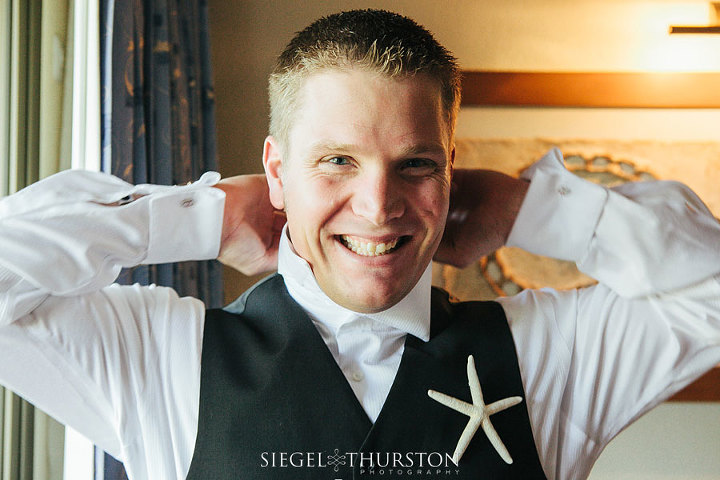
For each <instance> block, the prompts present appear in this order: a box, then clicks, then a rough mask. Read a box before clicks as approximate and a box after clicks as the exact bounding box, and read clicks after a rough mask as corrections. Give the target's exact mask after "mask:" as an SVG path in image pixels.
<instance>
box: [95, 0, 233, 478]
mask: <svg viewBox="0 0 720 480" xmlns="http://www.w3.org/2000/svg"><path fill="white" fill-rule="evenodd" d="M100 15H101V17H100V28H101V32H100V33H101V35H100V38H101V45H100V48H101V81H102V87H103V88H102V91H103V99H102V115H101V117H102V146H103V158H102V162H103V168H104V169H105V170H106V171H108V170H109V171H111V172H112V173H113V174H114V175H117V176H118V177H121V178H123V179H124V180H126V181H128V182H131V183H155V184H164V185H174V184H183V183H187V182H188V181H192V180H196V179H197V178H199V176H200V175H201V174H202V173H203V172H205V171H208V170H216V169H217V159H216V149H215V104H214V92H213V87H212V77H211V68H210V47H209V35H208V9H207V2H206V1H205V0H100ZM119 281H120V282H121V283H136V282H137V283H140V284H150V283H155V284H157V285H165V286H170V287H173V288H175V290H177V292H178V293H179V294H180V295H183V296H185V295H190V296H194V297H196V298H199V299H201V300H203V301H204V302H205V304H206V305H207V306H208V307H210V308H212V307H218V306H221V305H222V302H223V290H222V278H221V267H220V265H219V264H218V263H217V262H216V261H210V262H185V263H175V264H165V265H152V266H140V267H136V268H134V269H130V270H126V271H124V272H123V273H122V274H121V278H120V279H119ZM98 460H102V461H101V462H99V463H103V464H104V466H103V467H102V468H99V469H97V470H99V471H97V473H96V478H98V479H103V480H116V479H122V478H126V476H125V473H124V471H123V470H122V468H121V467H120V466H119V465H118V464H117V462H115V461H114V460H112V458H111V457H109V456H107V455H104V457H103V456H102V455H100V457H99V458H98Z"/></svg>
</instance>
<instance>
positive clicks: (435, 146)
mask: <svg viewBox="0 0 720 480" xmlns="http://www.w3.org/2000/svg"><path fill="white" fill-rule="evenodd" d="M358 149H359V147H358V146H357V145H354V144H349V143H335V142H317V143H315V144H314V145H313V146H312V147H310V152H311V154H313V155H315V154H318V153H321V152H326V151H332V152H337V153H350V152H353V151H357V150H358ZM420 154H430V155H446V154H447V151H446V150H445V146H444V145H443V144H442V143H439V142H432V143H428V144H416V145H408V146H407V147H405V148H404V149H402V150H401V151H400V154H399V156H400V157H410V156H413V155H420Z"/></svg>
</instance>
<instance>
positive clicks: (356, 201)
mask: <svg viewBox="0 0 720 480" xmlns="http://www.w3.org/2000/svg"><path fill="white" fill-rule="evenodd" d="M357 180H358V182H357V183H356V185H355V189H354V190H355V191H354V192H353V203H352V208H353V213H355V215H357V216H359V217H361V218H364V219H365V220H367V221H368V222H370V223H372V224H373V225H378V226H379V225H385V224H387V223H389V222H390V221H392V220H393V219H395V218H399V217H401V216H402V215H403V213H405V200H404V197H403V189H402V186H401V185H400V184H399V182H398V181H397V180H395V179H394V178H393V175H392V173H391V172H387V171H385V170H383V171H379V172H367V173H366V174H364V175H362V176H361V177H360V178H358V179H357Z"/></svg>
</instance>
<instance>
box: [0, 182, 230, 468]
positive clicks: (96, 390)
mask: <svg viewBox="0 0 720 480" xmlns="http://www.w3.org/2000/svg"><path fill="white" fill-rule="evenodd" d="M218 179H219V175H217V174H206V175H204V176H203V177H202V178H201V179H200V180H199V181H198V182H195V183H193V184H190V185H186V186H174V187H167V186H155V185H138V186H133V185H129V184H127V183H125V182H123V181H121V180H119V179H117V178H115V177H112V176H109V175H105V174H101V173H96V172H87V171H67V172H62V173H59V174H56V175H54V176H52V177H49V178H48V179H45V180H43V181H41V182H38V183H36V184H33V185H31V186H30V187H28V188H26V189H24V190H22V191H20V192H18V193H16V194H14V195H11V196H9V197H6V198H4V199H2V200H1V201H0V232H1V233H0V383H1V384H3V385H4V386H7V387H8V388H10V389H11V390H13V391H16V392H17V393H19V394H21V395H22V396H24V397H26V398H27V399H29V400H30V401H31V402H33V403H34V404H36V405H37V406H39V407H40V408H42V409H43V410H46V411H47V412H48V413H50V414H51V415H52V416H54V417H55V418H57V419H58V420H60V421H61V422H63V423H66V424H69V425H71V426H73V428H75V429H77V430H78V431H80V432H81V433H83V434H85V435H86V436H88V437H89V438H90V439H91V440H92V441H93V442H95V443H96V444H98V445H100V446H101V447H102V448H104V449H105V450H107V451H108V452H110V453H111V454H113V455H114V456H116V457H118V458H120V459H127V458H131V457H132V458H133V463H134V464H135V465H141V467H140V468H141V469H145V470H146V471H143V472H140V471H138V472H136V473H137V474H138V475H137V476H136V477H135V478H152V475H149V473H148V472H149V471H150V470H147V469H152V468H153V467H152V465H151V460H152V461H153V462H158V463H163V462H164V461H165V460H164V459H165V458H169V462H170V463H175V464H176V465H183V464H184V463H189V459H186V458H184V457H186V456H187V455H188V452H189V454H191V453H192V445H191V444H188V442H192V441H194V438H195V436H194V432H195V430H196V428H197V425H196V416H197V401H198V398H197V396H198V391H199V367H200V365H199V363H200V349H201V342H202V322H203V319H204V312H205V309H204V306H203V305H202V303H201V302H200V301H199V300H196V299H192V298H180V297H178V295H177V294H176V293H175V292H174V291H173V290H171V289H169V288H163V287H154V286H149V287H141V286H138V285H134V286H126V287H122V286H119V285H112V282H113V281H114V280H115V279H116V277H117V275H118V273H119V271H120V269H121V268H122V267H128V266H134V265H138V264H141V263H163V262H171V261H172V262H174V261H184V260H203V259H210V258H215V257H216V256H217V253H218V250H219V245H220V234H221V230H222V218H223V207H224V198H225V195H224V193H223V192H222V191H221V190H219V189H216V188H210V187H211V186H212V185H213V184H215V183H216V182H217V180H218ZM138 405H142V407H138ZM141 408H142V410H141ZM147 412H162V414H161V415H155V416H152V415H148V413H147ZM151 417H153V418H151ZM146 431H147V432H150V431H154V432H156V433H154V434H149V435H145V433H146ZM168 442H171V444H172V445H173V447H172V449H168V447H167V445H168ZM173 449H177V450H178V451H179V452H180V453H177V455H175V458H173V456H172V455H170V456H168V455H161V452H167V451H168V450H171V451H172V450H173ZM153 453H157V454H158V456H155V457H153V456H152V455H153ZM180 457H182V458H180ZM167 467H168V468H176V469H177V467H173V466H172V465H169V466H167ZM168 468H165V469H164V470H162V471H165V472H167V471H172V470H168ZM178 476H181V474H180V472H178ZM156 478H159V477H156Z"/></svg>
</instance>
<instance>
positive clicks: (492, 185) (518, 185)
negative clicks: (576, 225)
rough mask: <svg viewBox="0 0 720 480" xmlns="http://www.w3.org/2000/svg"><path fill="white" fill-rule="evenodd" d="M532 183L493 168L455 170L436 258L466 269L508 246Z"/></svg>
mask: <svg viewBox="0 0 720 480" xmlns="http://www.w3.org/2000/svg"><path fill="white" fill-rule="evenodd" d="M528 187H529V183H528V182H527V181H525V180H523V179H518V178H513V177H511V176H509V175H505V174H503V173H500V172H495V171H492V170H455V171H454V172H453V180H452V187H451V192H450V210H449V212H448V219H447V224H446V226H445V232H444V233H443V238H442V241H441V243H440V246H439V247H438V250H437V252H436V254H435V256H434V258H433V260H435V261H438V262H441V263H446V264H448V265H453V266H455V267H459V268H464V267H466V266H468V265H470V264H471V263H472V262H475V261H477V260H479V259H480V258H481V257H483V256H485V255H488V254H490V253H492V252H494V251H495V250H497V249H498V248H500V247H502V246H503V245H505V242H506V241H507V238H508V236H509V235H510V231H511V230H512V226H513V224H514V223H515V218H516V217H517V215H518V212H519V211H520V206H521V205H522V203H523V200H524V198H525V195H526V193H527V189H528Z"/></svg>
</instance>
